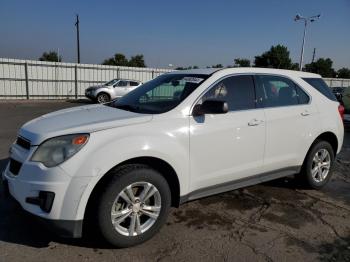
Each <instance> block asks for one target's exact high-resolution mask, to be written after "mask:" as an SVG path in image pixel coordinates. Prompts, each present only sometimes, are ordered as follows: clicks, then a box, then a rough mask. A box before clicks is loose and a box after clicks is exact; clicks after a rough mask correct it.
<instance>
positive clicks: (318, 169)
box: [298, 141, 334, 189]
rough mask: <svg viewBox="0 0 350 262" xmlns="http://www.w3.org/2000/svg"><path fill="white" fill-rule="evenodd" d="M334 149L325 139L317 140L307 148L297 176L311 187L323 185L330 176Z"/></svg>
mask: <svg viewBox="0 0 350 262" xmlns="http://www.w3.org/2000/svg"><path fill="white" fill-rule="evenodd" d="M333 162H334V151H333V148H332V146H331V145H330V144H329V143H328V142H326V141H317V142H316V143H314V145H313V146H312V147H311V149H310V150H309V153H308V154H307V156H306V158H305V161H304V164H303V167H302V170H301V172H300V174H298V178H299V180H300V181H301V182H303V184H304V185H306V186H307V187H310V188H313V189H320V188H322V187H324V186H325V185H326V184H327V183H328V181H329V180H330V178H331V176H332V171H333Z"/></svg>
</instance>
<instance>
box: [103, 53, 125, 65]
mask: <svg viewBox="0 0 350 262" xmlns="http://www.w3.org/2000/svg"><path fill="white" fill-rule="evenodd" d="M102 64H103V65H114V66H128V65H129V61H128V59H127V58H126V57H125V55H123V54H120V53H116V54H115V55H114V57H111V58H108V59H106V60H104V61H103V63H102Z"/></svg>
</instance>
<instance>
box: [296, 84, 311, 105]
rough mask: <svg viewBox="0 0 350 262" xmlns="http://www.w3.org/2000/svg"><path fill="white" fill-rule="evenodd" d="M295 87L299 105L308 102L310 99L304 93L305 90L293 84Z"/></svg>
mask: <svg viewBox="0 0 350 262" xmlns="http://www.w3.org/2000/svg"><path fill="white" fill-rule="evenodd" d="M295 89H296V91H297V95H298V100H299V104H301V105H304V104H308V103H309V101H310V97H309V96H308V95H307V94H306V93H305V91H304V90H303V89H301V88H300V87H299V86H297V85H295Z"/></svg>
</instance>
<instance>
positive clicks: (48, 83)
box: [0, 58, 350, 99]
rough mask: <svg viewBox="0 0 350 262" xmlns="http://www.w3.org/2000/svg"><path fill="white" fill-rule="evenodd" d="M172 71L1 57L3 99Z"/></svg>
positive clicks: (76, 92)
mask: <svg viewBox="0 0 350 262" xmlns="http://www.w3.org/2000/svg"><path fill="white" fill-rule="evenodd" d="M169 71H171V70H169V69H159V68H137V67H121V66H105V65H93V64H74V63H55V62H41V61H34V60H19V59H6V58H0V99H11V98H14V99H31V98H33V99H68V98H81V97H83V96H84V90H85V89H86V88H87V87H88V86H91V85H95V84H101V83H104V82H106V81H109V80H111V79H113V78H126V79H134V80H140V81H142V82H146V81H149V80H151V79H153V78H154V77H156V76H159V75H161V74H163V73H166V72H169ZM325 81H326V82H327V84H328V85H329V86H330V87H336V86H343V87H349V86H350V79H339V78H325Z"/></svg>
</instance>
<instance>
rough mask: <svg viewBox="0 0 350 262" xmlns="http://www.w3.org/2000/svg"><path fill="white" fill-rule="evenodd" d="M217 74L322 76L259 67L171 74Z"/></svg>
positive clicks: (208, 69)
mask: <svg viewBox="0 0 350 262" xmlns="http://www.w3.org/2000/svg"><path fill="white" fill-rule="evenodd" d="M216 72H220V73H227V74H235V73H252V74H264V73H265V74H278V75H289V76H298V77H317V78H319V77H320V75H318V74H314V73H309V72H303V71H295V70H285V69H274V68H259V67H231V68H204V69H190V70H179V71H172V72H170V73H175V74H201V75H211V74H214V73H216Z"/></svg>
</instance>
